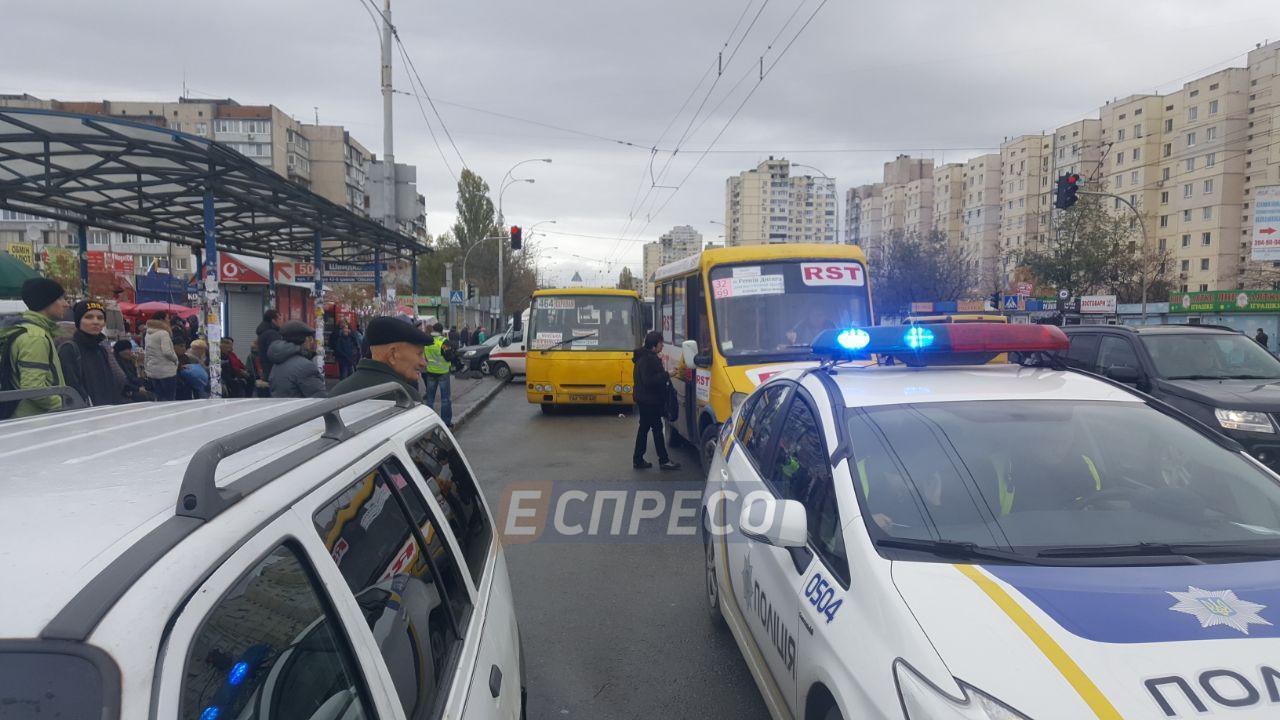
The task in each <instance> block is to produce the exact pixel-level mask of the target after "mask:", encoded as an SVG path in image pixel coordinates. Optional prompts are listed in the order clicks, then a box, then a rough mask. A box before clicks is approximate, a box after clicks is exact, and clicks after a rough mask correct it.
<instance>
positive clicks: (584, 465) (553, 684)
mask: <svg viewBox="0 0 1280 720" xmlns="http://www.w3.org/2000/svg"><path fill="white" fill-rule="evenodd" d="M635 430H636V417H635V416H634V415H630V414H628V415H626V417H624V418H619V417H618V413H617V412H616V411H615V412H601V411H584V412H573V413H558V414H555V415H550V416H544V415H542V413H541V412H540V411H539V409H538V407H537V406H536V405H530V404H529V403H528V402H527V401H526V400H525V394H524V388H523V386H522V385H520V384H519V383H513V384H512V385H511V386H509V387H508V388H506V389H504V390H503V391H502V392H501V393H499V395H498V396H497V397H495V398H494V399H493V401H492V402H490V403H489V405H488V406H486V407H485V408H484V409H483V410H481V411H480V412H479V414H478V415H476V416H475V417H474V418H472V420H471V421H470V422H469V423H467V425H466V426H465V427H464V428H462V429H461V431H460V433H459V440H460V442H461V444H462V447H463V449H464V451H465V452H466V453H467V457H468V458H469V459H470V461H471V464H472V466H473V467H474V469H475V471H476V474H477V477H478V478H479V479H480V481H481V483H482V485H483V486H484V489H485V493H486V496H487V498H488V500H489V504H490V507H492V508H493V510H494V513H495V514H498V515H499V516H500V517H498V518H496V519H495V521H496V523H497V524H498V526H499V527H500V528H501V527H505V526H506V523H507V518H506V517H501V515H503V513H504V508H507V507H508V501H509V498H510V496H509V495H507V497H506V498H505V499H504V494H506V493H504V491H508V490H511V489H518V488H522V487H528V486H529V485H530V484H532V485H534V486H537V485H538V484H539V483H555V484H556V487H558V488H563V487H565V486H566V485H569V486H572V487H574V488H578V489H582V488H586V489H587V490H590V489H591V488H593V487H600V488H604V489H608V490H610V491H615V490H618V489H624V490H626V489H634V490H641V491H643V490H653V489H662V490H668V491H669V490H670V489H671V488H673V487H682V488H686V489H687V488H690V487H692V488H696V487H697V485H698V484H700V483H701V482H702V480H703V478H702V477H701V475H700V473H699V471H698V463H697V459H696V458H695V457H694V455H693V452H692V451H690V450H679V451H677V450H673V451H672V457H673V459H676V460H678V461H680V462H682V463H683V464H684V469H682V470H680V471H677V472H667V473H660V472H659V471H658V470H657V468H656V467H655V468H653V469H652V470H647V471H636V470H632V468H631V447H632V443H633V442H634V439H635ZM649 453H650V454H649V460H651V461H653V460H654V459H655V458H654V457H653V450H652V448H650V451H649ZM513 484H515V488H513V487H512V486H513ZM578 505H580V506H583V507H585V506H588V505H589V503H579V504H578ZM575 507H577V506H575ZM603 507H604V508H605V509H606V510H607V509H610V508H612V507H613V506H612V505H608V504H606V505H604V506H603ZM689 507H692V508H695V509H696V507H697V503H696V501H695V502H692V503H691V504H690V505H689ZM579 519H582V520H583V524H584V526H585V525H586V524H587V523H586V520H585V518H579ZM522 522H523V521H522ZM629 522H630V521H629V520H628V521H627V523H624V532H625V525H626V524H629ZM666 522H667V521H666V520H665V519H658V520H655V521H653V522H652V523H648V522H647V523H646V524H645V525H644V526H643V527H646V528H647V527H657V525H662V527H666V524H665V523H666ZM684 524H685V525H690V526H693V525H696V521H693V522H686V523H684ZM602 525H603V526H604V527H607V526H608V525H609V520H608V516H607V515H606V519H605V520H604V522H603V523H602ZM506 552H507V562H508V565H509V574H510V577H511V583H512V586H513V591H514V593H515V604H516V614H517V616H518V619H519V622H520V631H521V634H522V636H523V641H524V646H525V653H526V661H527V672H528V689H529V706H528V710H529V713H528V714H529V718H531V719H542V718H555V719H558V718H590V719H592V720H595V719H596V718H601V719H610V720H611V719H614V718H618V719H625V718H646V719H650V718H733V719H734V720H751V719H753V718H762V719H763V718H768V712H767V711H766V710H765V707H764V703H763V701H762V700H761V698H760V693H759V691H758V690H757V689H756V686H755V683H754V682H753V681H752V679H751V674H750V672H749V671H748V670H747V666H746V664H745V663H744V662H743V660H742V656H741V655H740V654H739V652H738V648H737V645H736V644H735V643H734V641H733V638H732V637H731V636H730V635H729V633H728V631H727V630H717V629H716V628H714V627H713V626H712V624H711V620H710V619H709V617H708V614H707V610H706V600H705V598H704V594H703V592H704V591H703V587H704V586H703V583H704V573H703V558H702V545H701V542H700V541H699V540H698V539H697V538H696V537H685V538H682V539H671V538H670V537H668V536H666V535H665V533H663V532H661V530H655V531H653V532H646V531H645V530H643V529H642V530H641V532H640V537H629V538H625V539H618V538H614V537H593V538H587V539H582V538H581V537H579V538H575V539H574V540H573V541H566V540H564V539H563V538H561V537H557V536H556V535H555V534H554V533H543V534H542V535H540V536H539V537H538V539H536V540H534V541H532V542H525V543H520V542H508V543H507V546H506Z"/></svg>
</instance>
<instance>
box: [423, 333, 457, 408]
mask: <svg viewBox="0 0 1280 720" xmlns="http://www.w3.org/2000/svg"><path fill="white" fill-rule="evenodd" d="M432 330H434V331H435V334H434V335H433V336H432V338H431V344H430V345H427V346H426V348H424V349H423V351H422V355H423V357H425V358H426V360H427V367H426V369H425V370H424V371H423V372H422V381H423V383H425V384H426V387H427V390H426V392H425V393H423V396H422V401H423V402H424V403H426V404H427V407H431V408H434V407H435V404H436V391H437V390H439V391H440V419H441V420H444V424H445V426H446V427H453V396H452V392H451V391H450V387H449V370H450V368H451V365H452V360H453V356H454V355H455V354H456V353H455V352H454V347H453V345H452V344H450V343H449V339H448V337H446V335H445V332H444V324H443V323H436V324H435V325H434V326H433V327H432Z"/></svg>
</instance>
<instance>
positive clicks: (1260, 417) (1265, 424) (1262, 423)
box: [1213, 408, 1275, 433]
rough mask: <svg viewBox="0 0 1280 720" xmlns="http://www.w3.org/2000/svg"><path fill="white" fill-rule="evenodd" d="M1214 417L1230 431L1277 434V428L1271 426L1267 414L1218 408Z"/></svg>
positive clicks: (1214, 412)
mask: <svg viewBox="0 0 1280 720" xmlns="http://www.w3.org/2000/svg"><path fill="white" fill-rule="evenodd" d="M1213 416H1214V417H1216V418H1217V419H1218V424H1219V425H1221V426H1222V427H1224V428H1226V429H1228V430H1245V431H1248V432H1256V433H1274V432H1275V428H1274V427H1272V425H1271V418H1269V417H1267V414H1266V413H1260V412H1253V411H1250V410H1224V409H1222V408H1217V409H1216V410H1214V411H1213Z"/></svg>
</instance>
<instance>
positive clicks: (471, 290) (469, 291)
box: [467, 283, 478, 300]
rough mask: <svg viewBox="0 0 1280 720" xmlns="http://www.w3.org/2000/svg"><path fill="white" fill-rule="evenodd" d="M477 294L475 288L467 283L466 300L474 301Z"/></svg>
mask: <svg viewBox="0 0 1280 720" xmlns="http://www.w3.org/2000/svg"><path fill="white" fill-rule="evenodd" d="M477 294H478V292H477V288H476V286H475V285H472V284H471V283H467V299H468V300H475V299H476V295H477Z"/></svg>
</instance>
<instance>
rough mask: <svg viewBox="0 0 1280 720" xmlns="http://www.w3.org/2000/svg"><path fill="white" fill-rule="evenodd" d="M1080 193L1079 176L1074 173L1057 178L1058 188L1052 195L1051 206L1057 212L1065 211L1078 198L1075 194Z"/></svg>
mask: <svg viewBox="0 0 1280 720" xmlns="http://www.w3.org/2000/svg"><path fill="white" fill-rule="evenodd" d="M1079 192H1080V176H1079V175H1078V174H1076V173H1068V174H1066V175H1061V176H1059V177H1058V186H1057V188H1056V193H1055V195H1054V200H1053V206H1054V207H1056V208H1058V209H1059V210H1066V209H1067V208H1069V207H1071V206H1072V205H1075V204H1076V201H1077V200H1079V199H1080V198H1079V197H1077V193H1079Z"/></svg>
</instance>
